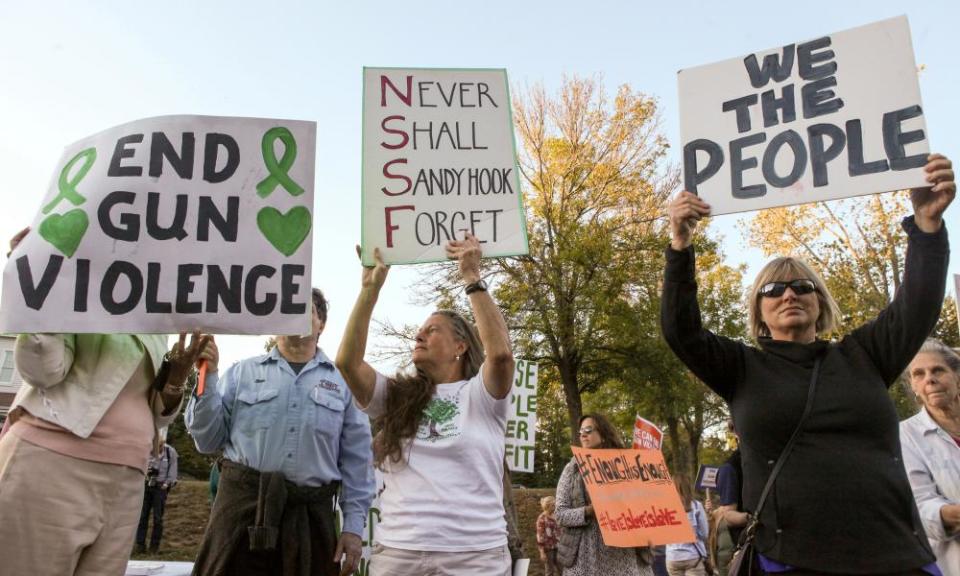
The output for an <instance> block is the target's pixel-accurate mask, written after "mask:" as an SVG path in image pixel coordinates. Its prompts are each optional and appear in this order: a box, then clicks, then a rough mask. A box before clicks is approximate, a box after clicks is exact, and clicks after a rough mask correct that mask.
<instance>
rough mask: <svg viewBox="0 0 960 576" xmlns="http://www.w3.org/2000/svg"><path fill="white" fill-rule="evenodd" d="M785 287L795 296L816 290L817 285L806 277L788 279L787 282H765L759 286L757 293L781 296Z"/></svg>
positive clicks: (770, 296)
mask: <svg viewBox="0 0 960 576" xmlns="http://www.w3.org/2000/svg"><path fill="white" fill-rule="evenodd" d="M787 288H790V289H791V290H793V293H794V294H796V295H797V296H803V295H804V294H809V293H811V292H813V291H814V290H816V289H817V285H816V284H815V283H814V282H813V280H809V279H807V278H798V279H797V280H790V281H789V282H767V283H766V284H764V285H763V286H761V287H760V292H759V294H760V295H761V296H766V297H767V298H779V297H781V296H783V293H784V292H785V291H786V290H787Z"/></svg>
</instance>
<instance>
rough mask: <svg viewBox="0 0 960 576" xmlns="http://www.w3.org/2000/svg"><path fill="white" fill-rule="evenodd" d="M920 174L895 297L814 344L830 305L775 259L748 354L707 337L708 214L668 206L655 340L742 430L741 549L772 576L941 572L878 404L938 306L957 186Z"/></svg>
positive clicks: (937, 167) (825, 330) (814, 284)
mask: <svg viewBox="0 0 960 576" xmlns="http://www.w3.org/2000/svg"><path fill="white" fill-rule="evenodd" d="M925 172H926V175H927V176H926V180H927V182H928V183H929V184H930V187H928V188H922V189H914V190H912V191H911V195H910V196H911V201H912V203H913V212H914V213H913V216H910V217H907V218H905V219H904V221H903V229H904V231H905V232H906V233H907V242H908V243H907V255H906V263H905V266H904V272H903V280H902V283H901V285H900V287H899V290H898V291H897V293H896V296H895V297H894V299H893V301H892V302H891V303H890V305H889V306H887V308H886V309H885V310H883V311H882V312H881V313H880V314H879V316H878V317H877V318H876V319H875V320H873V321H871V322H867V323H866V324H864V325H863V326H860V327H859V328H856V329H855V330H853V331H852V332H850V333H849V334H848V335H847V336H845V337H844V338H842V339H841V340H840V341H838V342H830V341H829V340H826V339H822V338H821V336H826V335H828V334H829V333H830V331H831V330H832V329H833V327H834V325H835V324H836V322H837V320H838V314H837V308H836V304H835V303H834V302H833V298H832V297H831V296H830V292H829V290H828V289H827V287H826V285H825V284H824V282H823V280H822V279H821V278H820V276H819V275H818V274H816V273H815V272H814V271H813V270H812V269H811V268H810V267H809V266H807V265H806V264H804V263H803V262H802V261H801V260H798V259H796V258H777V259H776V260H774V261H772V262H770V263H769V264H767V265H766V266H765V267H764V268H763V270H761V272H760V274H759V276H758V278H757V281H756V282H754V285H753V289H752V290H751V292H750V296H749V300H748V302H747V306H748V308H749V309H750V318H751V332H752V333H753V336H754V337H755V338H756V346H751V345H748V344H746V343H743V342H740V341H737V340H732V339H729V338H724V337H722V336H718V335H716V334H713V333H712V332H710V331H709V330H707V329H705V328H704V327H703V325H702V322H701V318H700V309H699V306H698V304H697V282H696V271H695V265H694V251H693V247H692V242H693V230H694V228H695V227H696V224H697V222H698V221H699V220H700V219H701V218H703V217H705V216H708V215H709V214H710V206H709V205H708V204H707V203H706V202H704V201H703V200H702V199H700V198H699V197H697V196H696V195H694V194H690V193H689V192H682V193H680V194H679V195H678V196H677V197H676V198H675V199H674V200H673V201H672V202H671V204H670V208H669V219H670V228H671V242H670V246H669V247H668V248H667V250H666V257H667V267H666V271H665V278H664V283H663V299H662V301H661V326H662V328H663V334H664V337H665V339H666V341H667V343H668V344H669V345H670V347H671V348H672V349H673V351H674V353H675V354H676V355H677V357H678V358H679V359H680V360H681V361H682V362H683V363H684V364H686V366H687V367H688V368H689V369H690V370H691V371H692V372H693V373H694V374H695V375H696V376H697V377H698V378H700V379H701V380H702V381H703V382H704V383H705V384H706V385H707V386H709V387H710V388H711V389H713V390H714V391H715V392H716V393H717V394H719V395H720V396H721V397H723V399H724V400H726V401H727V403H728V405H729V406H730V410H731V413H732V414H733V418H734V420H736V422H737V431H738V432H739V433H740V441H741V444H740V450H741V455H742V460H743V502H744V508H745V511H747V512H749V513H751V514H752V515H753V516H754V517H753V518H751V519H750V520H749V521H748V525H747V528H746V538H752V545H753V546H754V549H755V551H756V552H757V557H756V560H757V563H758V564H760V566H761V567H762V568H764V569H765V570H766V571H768V572H771V571H773V572H784V571H790V574H791V576H799V575H809V574H822V573H838V574H923V573H924V572H923V571H924V570H926V571H927V573H936V572H932V571H934V570H936V565H935V564H934V562H935V557H934V555H933V552H932V551H931V549H930V545H929V543H928V542H927V539H926V537H925V536H924V533H923V524H922V523H921V521H920V516H919V514H918V513H917V507H916V505H915V504H914V501H913V498H912V495H911V491H910V484H909V482H908V481H907V475H906V473H905V472H904V470H903V467H902V466H901V465H900V459H901V451H900V441H899V437H898V433H897V429H898V421H897V413H896V410H894V406H893V403H892V402H891V400H890V397H889V394H888V393H887V388H889V386H890V385H891V384H892V383H893V382H894V381H895V380H896V379H897V378H898V377H899V375H900V373H901V372H902V371H903V369H904V368H905V367H906V366H907V364H909V362H910V359H911V358H913V355H914V354H915V353H916V351H917V350H918V349H919V348H920V346H921V345H922V344H923V341H924V339H925V338H926V337H927V335H928V334H929V333H930V331H931V330H932V329H933V327H934V326H935V325H936V322H937V319H938V317H939V313H940V305H941V303H942V302H943V293H944V288H945V284H946V274H947V264H948V262H949V244H948V242H947V232H946V229H945V227H944V225H943V213H944V211H945V210H946V209H947V207H948V206H949V205H950V203H951V202H952V201H953V198H954V196H955V195H956V191H957V187H956V184H955V182H954V173H953V169H952V165H951V163H950V161H949V160H948V159H946V158H945V157H943V156H941V155H939V154H933V155H930V156H929V157H928V158H927V164H926V167H925ZM854 519H855V526H854V525H852V523H853V522H854ZM743 573H745V572H743Z"/></svg>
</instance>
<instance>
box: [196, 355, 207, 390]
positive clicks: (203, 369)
mask: <svg viewBox="0 0 960 576" xmlns="http://www.w3.org/2000/svg"><path fill="white" fill-rule="evenodd" d="M197 368H198V369H199V370H200V374H199V375H198V376H197V396H202V395H203V389H204V387H205V385H206V383H207V361H206V359H201V360H199V361H198V362H197Z"/></svg>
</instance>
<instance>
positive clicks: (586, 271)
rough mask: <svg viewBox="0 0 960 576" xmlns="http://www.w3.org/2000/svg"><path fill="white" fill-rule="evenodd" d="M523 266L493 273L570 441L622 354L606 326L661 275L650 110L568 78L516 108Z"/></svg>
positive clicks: (663, 147) (669, 181) (667, 181)
mask: <svg viewBox="0 0 960 576" xmlns="http://www.w3.org/2000/svg"><path fill="white" fill-rule="evenodd" d="M514 117H515V121H516V129H517V134H518V136H519V141H520V143H521V150H520V153H519V166H520V174H521V175H522V178H523V184H524V192H525V198H526V204H527V210H528V215H527V223H528V238H529V245H530V254H529V255H528V256H524V257H519V258H507V259H501V260H497V261H495V262H491V263H490V264H491V265H490V266H489V273H490V274H491V275H492V276H493V277H494V278H495V279H496V280H497V282H498V288H497V292H496V295H497V298H498V301H499V302H500V304H501V306H502V307H503V308H504V310H505V313H506V315H507V317H508V323H509V325H510V327H511V328H512V329H513V332H514V342H515V344H516V347H517V349H519V350H521V351H522V353H523V356H524V357H525V358H527V359H530V360H533V361H536V362H538V363H540V366H541V370H544V369H546V370H554V371H555V373H556V374H557V376H558V377H559V384H560V386H561V388H562V390H563V394H564V398H565V400H566V404H567V417H568V424H569V427H570V428H569V430H570V438H571V441H575V440H576V428H577V422H578V421H579V418H580V416H581V414H582V413H583V406H582V399H581V395H582V394H583V393H584V392H585V391H589V390H595V389H597V388H598V387H599V386H600V385H601V384H602V383H603V382H604V381H605V380H607V379H608V378H609V377H610V376H611V375H612V374H613V372H612V369H613V368H614V364H613V362H611V359H612V358H613V357H614V356H617V355H618V354H619V355H621V356H622V349H623V346H621V345H620V343H618V342H617V338H618V335H617V333H616V331H615V330H614V329H613V328H614V324H615V323H616V321H617V318H616V316H615V314H616V313H617V312H618V311H620V310H622V307H621V303H622V302H623V300H624V299H625V298H628V297H630V295H631V291H632V287H633V281H634V279H635V278H636V277H638V276H641V275H643V274H644V272H646V273H647V274H649V273H650V270H651V269H653V268H656V267H660V266H662V264H661V260H662V257H660V255H659V253H660V246H662V245H663V244H662V243H661V241H660V239H661V238H662V236H661V235H660V233H661V230H662V222H661V221H660V220H659V217H660V215H661V214H662V213H663V211H664V205H665V201H666V198H667V194H668V193H669V191H670V190H671V189H672V188H673V187H674V186H675V183H676V182H677V174H676V171H675V170H673V169H671V168H669V167H667V166H665V165H664V157H665V154H666V151H667V143H666V140H665V139H664V137H663V136H662V135H661V134H660V119H659V114H658V111H657V104H656V101H655V100H654V99H652V98H650V97H647V96H645V95H643V94H640V93H637V92H634V91H633V90H631V89H630V88H629V87H627V86H623V87H621V88H620V89H619V90H618V91H617V94H616V96H615V97H614V98H613V100H612V101H609V100H608V99H607V97H606V95H605V94H604V92H603V88H602V86H601V85H600V84H599V82H597V81H596V80H593V79H582V78H567V79H565V80H564V82H563V85H562V87H561V88H560V90H559V93H558V94H557V96H556V97H555V98H551V97H549V96H548V95H547V94H546V92H545V91H544V89H543V88H542V87H541V86H537V87H534V88H532V89H530V90H528V91H527V93H526V94H524V95H523V96H522V97H520V98H517V99H516V100H515V101H514Z"/></svg>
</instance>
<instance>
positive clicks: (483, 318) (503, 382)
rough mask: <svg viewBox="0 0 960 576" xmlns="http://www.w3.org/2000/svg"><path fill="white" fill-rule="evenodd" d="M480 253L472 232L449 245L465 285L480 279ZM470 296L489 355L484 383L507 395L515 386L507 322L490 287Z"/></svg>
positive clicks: (500, 395)
mask: <svg viewBox="0 0 960 576" xmlns="http://www.w3.org/2000/svg"><path fill="white" fill-rule="evenodd" d="M480 256H481V251H480V242H479V241H478V240H477V238H476V237H475V236H473V235H472V234H469V233H468V234H467V235H466V238H465V239H464V240H453V241H451V242H450V243H449V244H447V257H449V258H453V259H456V260H458V261H459V263H460V276H461V277H462V278H463V282H464V283H465V284H472V283H474V282H477V281H478V280H480ZM467 298H469V299H470V307H471V308H472V309H473V318H474V320H476V322H477V331H478V332H479V333H480V342H482V343H483V350H484V353H485V355H486V359H485V360H484V363H483V383H484V386H486V388H487V392H489V393H490V395H491V396H493V397H494V398H496V399H498V400H500V399H503V398H506V397H507V396H509V395H510V389H511V388H512V387H513V371H514V360H513V350H512V349H511V347H510V334H509V333H508V332H507V322H506V321H505V320H504V319H503V314H502V313H501V312H500V308H499V307H498V306H497V304H496V303H495V302H494V301H493V297H491V296H490V293H489V292H487V291H486V290H478V291H476V292H473V293H472V294H470V295H469V296H467Z"/></svg>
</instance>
